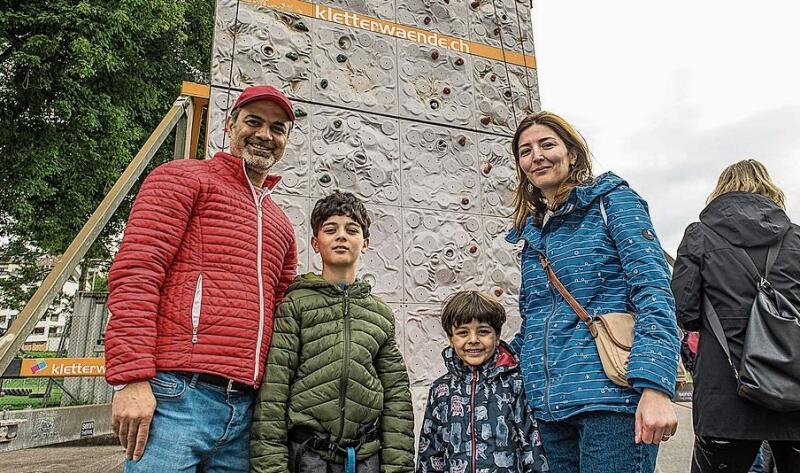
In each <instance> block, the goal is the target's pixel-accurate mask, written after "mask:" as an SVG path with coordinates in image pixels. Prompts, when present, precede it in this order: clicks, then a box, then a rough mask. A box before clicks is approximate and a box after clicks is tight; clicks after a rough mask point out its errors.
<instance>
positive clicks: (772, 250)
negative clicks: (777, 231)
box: [764, 232, 789, 279]
mask: <svg viewBox="0 0 800 473" xmlns="http://www.w3.org/2000/svg"><path fill="white" fill-rule="evenodd" d="M786 233H789V232H786ZM786 233H784V234H783V238H786ZM783 238H781V239H780V241H778V243H775V244H774V245H772V246H770V247H769V251H768V252H767V267H766V268H765V269H764V279H767V276H769V272H770V271H772V265H774V264H775V260H776V259H778V253H780V251H781V246H783Z"/></svg>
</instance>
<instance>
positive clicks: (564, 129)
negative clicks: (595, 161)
mask: <svg viewBox="0 0 800 473" xmlns="http://www.w3.org/2000/svg"><path fill="white" fill-rule="evenodd" d="M533 125H543V126H546V127H548V128H550V129H551V130H553V131H554V132H555V133H556V135H558V137H559V138H561V141H563V142H564V144H565V145H566V147H567V150H568V151H569V152H570V153H574V154H575V156H576V159H575V164H574V165H572V166H570V170H569V175H568V176H567V179H566V180H564V182H563V183H561V188H560V189H559V191H558V192H557V193H556V197H555V198H554V199H553V200H554V202H548V201H547V199H546V198H545V196H544V194H543V193H542V191H541V189H538V188H537V187H536V186H534V185H533V184H532V183H531V182H530V181H529V180H528V176H526V175H525V171H523V170H522V167H521V166H520V164H519V138H520V135H522V132H523V131H525V130H527V129H528V128H530V127H532V126H533ZM511 149H512V151H513V153H514V163H515V165H516V168H517V188H516V190H515V191H514V211H513V212H512V214H511V215H512V218H513V219H514V228H516V229H517V230H522V227H524V226H525V222H526V221H527V220H528V217H530V216H531V215H533V220H534V224H535V225H537V226H541V225H542V221H543V219H544V214H545V212H546V211H547V208H548V206H550V208H555V207H556V206H557V205H559V204H561V203H563V202H564V200H565V199H566V198H567V196H568V195H569V193H570V191H571V190H572V189H573V188H574V187H575V186H578V185H583V184H587V183H589V182H591V180H592V179H593V174H592V157H591V156H592V155H591V153H590V152H589V145H587V144H586V140H585V139H583V136H582V135H581V134H580V133H579V132H578V130H576V129H575V128H574V127H573V126H572V125H571V124H570V123H569V122H568V121H566V120H565V119H563V118H562V117H560V116H558V115H556V114H555V113H553V112H547V111H544V110H542V111H541V112H538V113H534V114H532V115H528V116H527V117H525V118H524V119H523V120H522V121H521V122H520V124H519V126H518V127H517V131H516V133H514V139H513V141H512V142H511Z"/></svg>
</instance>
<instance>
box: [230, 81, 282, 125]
mask: <svg viewBox="0 0 800 473" xmlns="http://www.w3.org/2000/svg"><path fill="white" fill-rule="evenodd" d="M259 100H269V101H270V102H272V103H274V104H275V105H277V106H279V107H280V108H281V109H282V110H283V111H284V112H286V115H288V116H289V119H290V120H291V121H292V123H294V121H295V116H294V109H293V108H292V102H291V101H289V98H288V97H286V95H285V94H284V93H283V92H281V91H280V90H278V89H276V88H275V87H273V86H271V85H251V86H250V87H248V88H246V89H244V91H242V93H241V95H239V98H238V99H236V102H234V103H233V107H231V112H233V111H234V110H236V109H237V108H240V107H243V106H244V105H247V104H248V103H251V102H257V101H259Z"/></svg>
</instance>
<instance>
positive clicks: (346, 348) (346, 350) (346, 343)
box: [339, 287, 350, 440]
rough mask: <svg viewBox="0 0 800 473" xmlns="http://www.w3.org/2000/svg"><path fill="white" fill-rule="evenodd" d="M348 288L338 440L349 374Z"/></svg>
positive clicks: (341, 434) (345, 290)
mask: <svg viewBox="0 0 800 473" xmlns="http://www.w3.org/2000/svg"><path fill="white" fill-rule="evenodd" d="M349 289H350V288H349V287H348V288H347V289H344V347H343V348H342V351H343V352H344V353H343V355H344V356H343V358H342V360H343V363H344V366H342V378H341V379H340V380H339V411H340V412H341V415H340V416H339V439H340V440H341V439H342V437H343V436H344V404H345V397H346V391H347V379H348V377H349V376H350V373H349V372H348V371H349V367H350V300H349V298H348V293H347V291H348V290H349Z"/></svg>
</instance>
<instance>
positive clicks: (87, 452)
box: [0, 404, 693, 473]
mask: <svg viewBox="0 0 800 473" xmlns="http://www.w3.org/2000/svg"><path fill="white" fill-rule="evenodd" d="M689 406H691V404H676V406H675V410H676V411H677V413H678V419H679V421H680V427H679V428H678V433H677V435H676V436H675V437H674V438H672V439H671V440H670V441H669V442H667V443H665V444H663V447H662V448H661V453H660V455H659V460H658V468H657V470H656V472H657V473H686V472H688V471H689V462H690V458H691V454H692V437H693V434H692V411H691V409H690V408H689ZM111 441H113V439H111ZM98 443H100V445H94V446H65V447H45V448H32V449H28V450H20V451H16V452H9V453H3V454H0V473H61V472H69V473H75V472H79V473H122V459H123V454H122V447H119V446H117V445H108V443H109V441H105V442H104V441H100V442H98ZM554 473H555V472H554Z"/></svg>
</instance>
